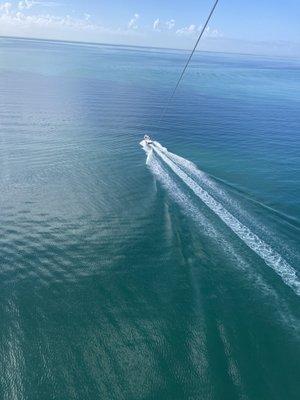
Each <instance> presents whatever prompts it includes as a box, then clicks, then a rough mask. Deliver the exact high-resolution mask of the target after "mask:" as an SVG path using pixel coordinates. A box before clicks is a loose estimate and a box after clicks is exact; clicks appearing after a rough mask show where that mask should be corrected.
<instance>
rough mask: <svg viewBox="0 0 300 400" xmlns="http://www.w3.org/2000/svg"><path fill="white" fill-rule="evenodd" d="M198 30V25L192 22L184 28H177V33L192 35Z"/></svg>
mask: <svg viewBox="0 0 300 400" xmlns="http://www.w3.org/2000/svg"><path fill="white" fill-rule="evenodd" d="M196 31H197V27H196V25H194V24H191V25H189V26H186V27H184V28H181V29H177V31H176V34H177V35H179V36H190V35H194V34H195V32H196Z"/></svg>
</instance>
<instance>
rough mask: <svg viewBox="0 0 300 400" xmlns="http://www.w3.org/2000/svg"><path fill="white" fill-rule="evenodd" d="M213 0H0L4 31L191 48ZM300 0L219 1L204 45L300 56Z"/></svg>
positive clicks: (0, 23) (0, 28)
mask: <svg viewBox="0 0 300 400" xmlns="http://www.w3.org/2000/svg"><path fill="white" fill-rule="evenodd" d="M212 3H213V0H185V1H184V0H172V1H171V0H144V1H142V0H126V1H122V0H110V1H107V0H98V1H95V0H92V1H85V2H84V1H78V0H72V1H71V0H58V1H46V0H37V1H31V0H22V1H2V2H1V0H0V35H3V36H25V37H38V38H46V39H61V40H76V41H89V42H100V43H103V42H104V43H113V44H132V45H142V46H159V47H173V48H191V47H192V46H193V43H194V41H195V39H196V37H197V34H198V33H199V30H200V29H201V24H203V22H204V20H205V18H206V16H207V14H208V12H209V9H210V7H211V5H212ZM299 21H300V1H299V0H286V1H277V0H248V1H246V0H219V5H218V6H217V9H216V11H215V14H214V16H213V18H212V20H211V22H210V24H209V28H208V29H207V31H206V33H205V37H204V40H203V41H202V42H201V45H200V46H201V48H202V49H204V50H213V51H229V52H231V51H236V52H244V53H245V52H246V53H247V52H248V53H249V52H250V53H262V54H267V55H268V54H275V55H286V56H297V57H300V23H299Z"/></svg>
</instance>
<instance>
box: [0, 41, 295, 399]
mask: <svg viewBox="0 0 300 400" xmlns="http://www.w3.org/2000/svg"><path fill="white" fill-rule="evenodd" d="M185 59H186V52H183V51H177V50H168V51H167V50H161V49H146V48H134V47H128V46H127V47H124V46H123V47H122V46H109V45H92V44H90V45H83V44H75V43H73V44H71V43H69V44H68V43H59V42H47V41H37V40H17V39H7V38H6V39H3V38H2V39H0V74H1V79H0V107H1V108H0V230H1V234H0V278H1V279H0V289H1V290H0V320H1V330H0V370H1V371H2V372H1V374H0V398H1V399H2V398H3V399H4V400H12V399H30V400H40V399H78V400H79V399H80V400H81V399H91V400H94V399H96V398H99V399H100V398H101V399H109V400H111V399H128V400H129V399H130V400H132V399H172V400H174V399H178V400H182V399H210V400H224V399H230V400H234V399H241V398H243V399H249V400H258V399H268V400H269V399H272V400H273V399H274V400H275V399H278V400H282V399H289V400H294V399H295V400H296V399H299V397H300V388H299V384H298V371H299V368H300V361H299V360H300V346H299V344H300V325H299V318H300V308H299V279H300V276H299V265H300V263H299V261H300V246H299V230H300V203H299V198H300V185H299V173H300V155H299V154H300V153H299V145H300V135H299V132H300V114H299V105H300V63H299V61H297V60H295V59H291V60H289V59H280V58H271V57H259V56H249V55H238V54H236V55H232V54H225V53H224V54H221V53H208V52H198V53H197V54H195V58H194V59H193V61H192V63H191V65H190V68H189V70H188V72H187V74H186V76H185V77H184V80H183V82H182V83H181V85H180V87H179V89H178V92H177V94H176V97H175V98H174V101H173V102H172V104H171V105H170V108H169V109H168V112H167V113H166V116H165V118H164V120H163V121H162V122H161V123H159V116H160V113H161V109H162V107H163V105H164V104H165V101H166V99H167V98H168V95H169V94H170V91H171V90H172V88H173V85H174V83H175V82H176V80H177V78H178V74H179V72H180V71H181V69H182V66H183V65H184V62H185ZM145 134H149V135H150V136H151V137H153V139H154V140H155V142H156V144H155V146H154V148H152V150H151V148H144V149H143V148H142V147H141V146H140V145H139V142H140V141H141V140H142V138H143V136H144V135H145ZM144 150H146V153H147V154H145V151H144Z"/></svg>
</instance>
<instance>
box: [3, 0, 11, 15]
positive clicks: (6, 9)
mask: <svg viewBox="0 0 300 400" xmlns="http://www.w3.org/2000/svg"><path fill="white" fill-rule="evenodd" d="M11 8H12V3H10V2H8V1H6V2H5V3H1V4H0V11H3V12H4V13H5V14H7V15H8V14H9V12H10V10H11Z"/></svg>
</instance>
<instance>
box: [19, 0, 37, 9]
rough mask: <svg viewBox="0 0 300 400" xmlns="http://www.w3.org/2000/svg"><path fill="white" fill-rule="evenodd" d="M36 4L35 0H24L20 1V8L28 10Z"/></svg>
mask: <svg viewBox="0 0 300 400" xmlns="http://www.w3.org/2000/svg"><path fill="white" fill-rule="evenodd" d="M35 4H36V2H35V1H30V0H22V1H19V3H18V9H19V10H28V9H29V8H31V7H33V6H34V5H35Z"/></svg>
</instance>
